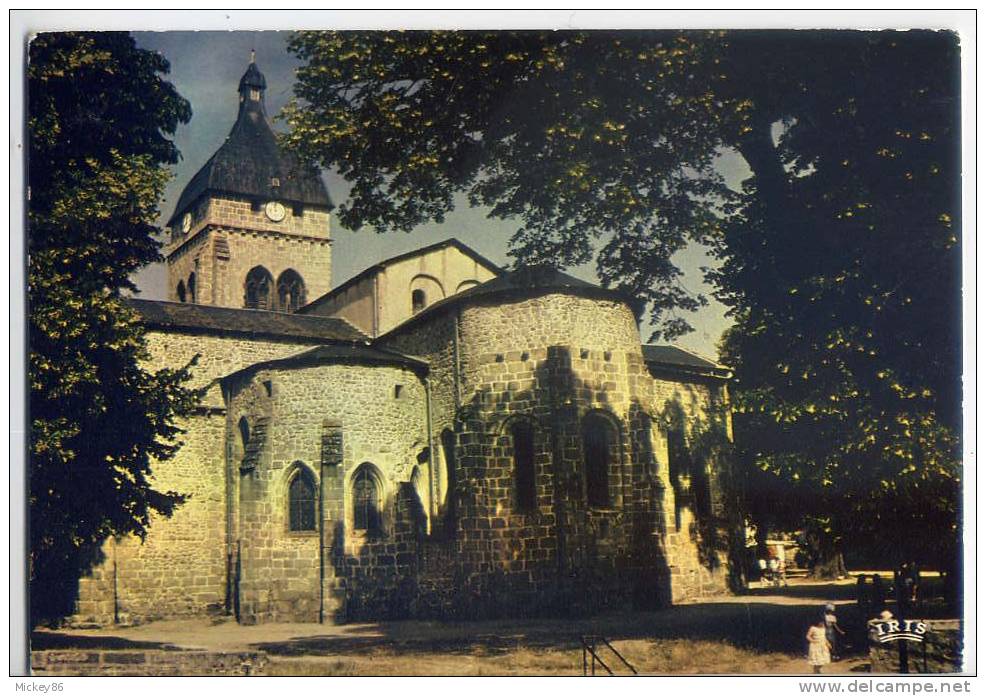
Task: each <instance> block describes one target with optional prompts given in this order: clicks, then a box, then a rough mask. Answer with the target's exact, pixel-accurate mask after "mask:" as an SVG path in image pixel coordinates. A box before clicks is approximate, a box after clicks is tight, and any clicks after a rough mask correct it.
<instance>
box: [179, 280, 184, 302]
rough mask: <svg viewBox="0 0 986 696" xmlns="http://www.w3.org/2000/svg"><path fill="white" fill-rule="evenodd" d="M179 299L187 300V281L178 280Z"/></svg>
mask: <svg viewBox="0 0 986 696" xmlns="http://www.w3.org/2000/svg"><path fill="white" fill-rule="evenodd" d="M178 301H179V302H184V301H185V283H184V281H181V280H179V281H178Z"/></svg>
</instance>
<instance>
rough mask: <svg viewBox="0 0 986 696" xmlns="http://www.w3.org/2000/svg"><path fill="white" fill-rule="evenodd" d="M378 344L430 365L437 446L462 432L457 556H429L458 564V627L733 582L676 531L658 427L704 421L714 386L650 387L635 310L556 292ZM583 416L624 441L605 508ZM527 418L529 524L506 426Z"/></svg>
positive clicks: (704, 590) (422, 325)
mask: <svg viewBox="0 0 986 696" xmlns="http://www.w3.org/2000/svg"><path fill="white" fill-rule="evenodd" d="M457 321H458V322H459V325H458V327H456V322H457ZM456 336H457V337H458V356H459V363H458V365H457V364H456V361H455V359H454V358H455V353H456V350H455V347H456ZM384 340H385V342H386V343H387V345H388V346H389V347H392V348H394V349H396V350H400V351H403V352H406V353H409V354H414V355H418V356H421V357H423V358H425V359H427V360H429V362H430V364H431V371H430V373H429V381H430V383H431V385H432V410H433V416H432V419H433V422H434V426H433V433H434V434H435V437H436V438H437V433H439V432H440V431H441V430H442V429H444V428H449V429H452V430H455V431H456V447H457V450H458V451H457V459H458V468H459V486H458V494H457V500H458V502H457V507H458V508H459V509H458V510H457V520H456V529H455V535H454V542H453V547H452V549H451V552H452V553H451V554H439V553H437V551H438V549H430V548H426V549H425V551H426V552H427V553H426V554H425V558H424V559H423V561H424V567H425V568H426V567H427V566H428V565H429V563H428V561H429V559H430V557H431V556H435V557H436V558H444V559H445V563H446V564H447V565H449V566H450V571H449V572H446V575H447V576H448V577H446V578H445V580H446V581H448V579H449V578H452V579H453V580H454V583H455V584H456V585H457V586H460V587H461V588H462V590H461V592H460V594H466V595H468V596H469V598H470V601H471V602H472V603H473V604H474V605H475V606H474V607H472V610H470V608H469V607H465V608H463V607H459V609H458V610H457V612H456V613H457V614H458V615H461V614H462V613H467V614H472V615H475V614H481V613H484V612H485V613H489V614H502V613H508V612H513V613H526V612H543V611H546V610H551V609H552V603H554V606H555V607H556V608H559V609H560V610H563V611H564V610H571V611H577V610H578V609H579V605H583V606H584V605H585V604H589V605H591V606H588V607H584V608H586V609H590V610H591V609H594V608H602V607H605V606H608V605H613V604H624V603H626V602H627V601H628V600H629V599H631V597H630V595H635V596H634V597H632V599H635V600H636V601H637V602H638V603H648V602H650V603H654V602H658V603H661V602H667V601H670V600H671V598H672V596H673V597H674V598H675V599H683V598H685V597H687V596H698V595H702V594H712V593H716V592H721V591H722V590H723V589H724V579H723V577H722V576H720V575H718V574H715V573H712V572H709V571H707V570H705V569H704V566H703V565H702V556H701V554H700V552H699V548H698V546H697V544H696V541H695V539H694V538H693V537H691V536H689V535H681V534H677V533H676V532H674V531H673V530H674V527H673V526H670V527H669V521H670V523H671V525H673V522H674V512H675V503H674V499H673V491H672V488H671V486H670V484H669V478H668V469H667V464H668V460H667V442H666V437H665V433H664V428H663V427H662V426H660V425H659V416H660V415H661V414H662V413H663V409H664V408H665V402H666V401H667V400H668V399H669V398H672V397H673V398H674V399H675V400H676V402H678V403H680V404H681V406H682V409H683V410H684V413H685V415H686V416H687V418H688V420H689V422H692V421H700V420H702V419H703V418H704V417H705V415H704V414H705V412H706V410H707V409H708V405H709V403H710V391H709V387H708V386H707V385H705V384H701V383H697V382H696V383H690V382H685V381H681V380H680V379H679V380H677V381H656V380H655V379H654V378H653V377H652V376H651V375H650V374H649V372H648V371H647V369H646V367H645V365H644V362H643V358H642V355H641V351H640V342H639V334H638V333H637V330H636V325H635V322H634V320H633V317H632V314H631V313H630V311H629V309H628V308H627V307H625V306H624V305H622V304H621V303H614V302H603V301H599V300H593V299H588V298H580V297H574V296H569V295H561V294H555V295H550V296H546V297H540V298H532V299H528V300H523V301H516V300H515V301H510V302H503V303H495V304H491V305H488V306H472V307H465V308H463V309H461V310H459V312H458V313H451V312H450V313H445V314H440V315H438V316H436V317H434V318H428V319H426V320H424V321H422V322H419V323H416V324H413V325H412V326H411V327H409V328H408V329H406V330H404V331H398V332H396V333H395V334H391V335H390V336H388V337H385V339H384ZM457 389H458V391H459V392H460V396H458V397H457V395H456V390H457ZM658 396H660V398H658ZM459 402H461V408H459V409H456V408H455V405H456V403H459ZM589 412H597V413H599V412H602V413H606V414H609V415H610V417H612V419H613V423H614V426H616V429H617V430H618V431H619V433H620V438H619V440H618V444H617V446H616V447H615V448H614V449H615V452H614V454H613V462H614V464H613V466H614V469H613V470H611V475H610V477H609V478H610V482H611V488H612V490H611V491H610V497H611V499H612V500H613V501H614V505H613V506H612V508H610V509H606V510H601V509H593V508H589V507H588V506H587V505H586V504H585V489H584V485H585V484H584V472H583V466H582V442H581V429H580V426H581V422H582V418H583V417H584V416H585V415H586V414H587V413H589ZM457 416H459V417H458V418H457ZM522 417H530V418H531V419H532V420H533V422H534V425H535V431H534V432H535V437H534V458H535V464H536V471H537V478H536V496H537V504H536V507H535V509H534V510H533V511H530V512H523V511H520V510H517V509H515V508H516V492H515V482H514V462H513V455H514V453H513V443H512V440H511V438H510V436H509V424H510V423H511V422H512V419H516V418H522ZM436 444H437V443H436ZM439 454H441V448H438V451H437V452H436V455H439ZM436 459H437V457H436ZM684 513H685V515H686V516H687V515H689V514H690V511H689V510H688V509H685V510H684ZM686 519H687V521H688V522H689V523H690V522H691V520H692V518H690V517H686ZM669 533H670V534H671V535H672V536H671V537H670V538H666V537H667V535H668V534H669ZM559 550H561V554H559ZM425 574H426V575H427V572H426V573H425ZM426 580H427V581H429V582H430V581H431V580H432V578H428V577H424V576H419V581H421V582H422V583H424V582H425V581H426ZM586 590H589V591H588V592H587V591H586ZM426 599H427V598H425V597H422V598H421V600H422V602H424V601H425V600H426ZM583 600H585V601H583Z"/></svg>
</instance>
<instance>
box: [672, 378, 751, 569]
mask: <svg viewBox="0 0 986 696" xmlns="http://www.w3.org/2000/svg"><path fill="white" fill-rule="evenodd" d="M661 419H662V420H663V421H664V422H665V423H666V424H667V433H668V478H669V479H670V482H671V489H672V491H673V495H674V507H675V519H676V520H678V521H680V519H681V512H682V511H683V510H684V509H686V508H687V509H688V510H689V511H690V512H691V515H692V520H691V522H690V524H689V525H688V537H689V539H690V540H691V541H692V544H693V545H694V546H695V549H696V551H697V553H698V561H699V563H700V564H701V565H702V566H703V567H704V568H706V569H708V570H709V571H716V570H719V569H720V568H722V566H723V563H722V554H724V553H729V552H730V551H731V546H730V544H729V539H728V538H726V537H727V535H728V531H726V530H724V529H723V528H722V527H724V526H725V527H728V520H724V519H718V518H717V515H716V510H715V506H714V504H713V500H714V497H715V493H714V492H713V477H712V471H711V469H712V468H713V467H715V468H717V469H719V468H721V466H722V464H723V462H722V460H723V452H722V450H723V448H724V446H725V444H726V443H728V440H727V439H726V436H725V432H724V431H723V428H722V426H721V423H720V417H719V416H717V414H716V413H715V412H714V410H713V411H712V412H710V413H709V414H708V421H707V422H695V423H693V424H692V427H691V429H690V432H689V428H688V427H687V423H688V420H689V419H688V418H687V416H686V415H685V409H684V407H683V405H682V404H681V401H680V400H679V399H678V398H677V397H675V398H674V399H671V400H669V401H668V402H667V403H666V404H665V407H664V411H663V413H662V415H661ZM720 483H724V481H720ZM722 494H724V493H723V492H720V495H722ZM679 523H680V522H679ZM734 584H735V583H734Z"/></svg>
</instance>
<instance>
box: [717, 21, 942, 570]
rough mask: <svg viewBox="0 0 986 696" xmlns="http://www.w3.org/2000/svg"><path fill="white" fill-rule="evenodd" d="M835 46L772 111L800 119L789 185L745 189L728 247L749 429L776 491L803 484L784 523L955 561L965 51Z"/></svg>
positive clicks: (726, 270)
mask: <svg viewBox="0 0 986 696" xmlns="http://www.w3.org/2000/svg"><path fill="white" fill-rule="evenodd" d="M831 40H832V42H833V47H834V48H837V50H835V51H833V52H832V56H831V58H830V59H829V60H828V61H827V62H826V64H825V69H824V70H821V71H819V70H814V71H811V72H809V71H807V70H805V71H794V74H795V75H799V74H800V75H805V74H810V75H811V77H812V79H811V80H810V81H809V80H805V79H804V78H803V77H801V78H800V79H798V80H794V81H791V82H790V85H789V87H790V88H793V89H792V98H791V99H790V100H789V101H790V106H789V107H788V108H787V110H778V111H773V112H770V113H768V114H767V117H766V118H765V119H764V121H769V122H776V121H777V120H778V119H783V120H784V121H785V123H786V127H785V129H784V130H783V133H782V135H780V136H779V139H778V143H777V145H776V147H775V149H774V151H775V153H776V159H777V163H778V165H780V168H781V169H780V170H781V171H782V172H783V177H782V178H781V179H780V180H779V182H778V189H777V191H776V192H775V193H774V194H769V193H766V192H764V191H759V190H758V186H759V184H760V179H759V178H755V179H753V180H751V181H750V182H748V190H747V195H746V196H745V197H744V200H743V202H742V204H741V205H740V206H739V207H738V210H737V211H736V214H735V215H734V216H733V217H732V218H731V219H730V221H729V223H728V224H727V226H726V229H725V230H724V234H723V235H722V237H721V238H720V243H719V245H718V247H717V251H718V254H719V256H720V258H721V260H722V266H721V267H720V268H719V269H718V271H717V272H716V273H715V274H714V282H715V284H716V287H717V292H718V294H719V296H720V298H721V299H722V300H723V301H724V302H725V303H726V304H727V305H729V306H731V307H733V308H734V314H735V317H736V319H737V323H736V326H735V327H734V328H733V329H731V330H730V332H729V333H728V336H727V340H726V341H725V346H724V348H725V352H724V356H723V359H724V360H727V361H729V362H730V364H733V365H735V366H736V369H737V381H738V387H739V389H738V390H737V393H736V405H737V411H738V413H737V416H736V421H737V428H736V432H737V438H738V442H739V444H740V445H741V450H743V451H744V452H745V456H746V458H747V461H748V462H750V463H752V464H754V465H756V466H757V467H758V468H759V469H761V470H762V471H761V472H760V473H759V474H757V475H756V480H757V481H758V483H759V485H760V486H768V487H770V488H773V489H776V488H778V486H777V485H776V483H771V479H772V478H775V481H780V482H783V483H784V484H785V485H786V486H787V487H788V492H787V496H786V500H787V502H788V503H790V504H791V508H790V509H789V510H788V511H787V512H788V514H787V515H785V516H784V518H786V519H787V520H790V519H792V518H796V517H797V516H798V515H805V514H806V513H807V514H809V515H811V516H812V517H813V518H814V525H815V526H816V527H818V528H820V529H821V530H823V531H825V532H827V536H828V540H829V542H836V543H839V542H842V541H848V542H851V543H852V544H854V545H856V546H860V545H864V546H870V548H871V549H872V548H873V547H874V546H882V547H883V549H882V551H883V556H884V558H890V557H894V556H896V557H897V560H905V559H906V558H907V556H908V554H911V555H918V556H921V557H922V558H923V559H924V560H927V561H930V562H938V563H942V562H946V561H947V560H949V556H952V557H954V555H955V551H956V547H955V542H956V540H957V528H956V523H957V509H956V506H957V501H958V492H959V474H960V467H959V459H958V451H957V446H958V443H957V433H958V431H959V428H960V426H961V422H960V419H961V411H960V387H961V384H960V376H959V368H960V364H961V355H960V326H961V322H960V316H959V309H960V306H961V299H960V262H961V258H960V253H959V247H958V236H959V234H958V229H959V215H960V210H959V200H958V192H959V190H960V189H959V176H960V168H959V160H958V147H957V145H958V141H959V138H958V135H959V124H958V115H959V109H958V94H959V93H958V84H957V78H958V63H957V60H958V49H957V46H956V44H955V40H954V37H953V36H951V35H949V34H945V33H931V32H908V33H900V32H886V33H876V34H867V33H850V34H848V35H843V36H833V37H831ZM808 58H810V59H812V60H817V54H814V55H813V54H812V52H809V53H808ZM792 64H793V63H792ZM788 74H789V75H790V74H791V73H790V71H789V73H788ZM794 97H797V98H794ZM782 105H783V102H782ZM753 110H754V111H755V110H756V107H755V106H754V107H753ZM783 509H784V505H783V503H781V504H780V505H779V506H775V507H774V509H773V511H772V512H773V514H774V515H776V514H777V513H778V512H779V511H782V510H783Z"/></svg>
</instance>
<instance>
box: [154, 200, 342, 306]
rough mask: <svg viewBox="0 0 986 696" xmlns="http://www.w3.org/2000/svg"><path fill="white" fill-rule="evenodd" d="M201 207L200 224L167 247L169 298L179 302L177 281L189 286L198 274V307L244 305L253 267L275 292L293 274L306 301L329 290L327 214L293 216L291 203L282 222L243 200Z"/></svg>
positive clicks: (311, 212)
mask: <svg viewBox="0 0 986 696" xmlns="http://www.w3.org/2000/svg"><path fill="white" fill-rule="evenodd" d="M201 207H202V208H203V210H202V213H201V219H200V220H199V222H197V223H196V224H195V226H194V227H193V228H192V230H191V231H190V232H189V234H188V235H186V236H183V237H181V238H180V239H179V241H178V242H177V243H176V244H174V245H172V246H171V247H170V248H169V249H168V252H167V256H168V286H169V287H168V293H169V294H168V299H169V300H171V301H177V299H178V298H177V294H176V288H177V285H178V281H179V280H183V281H184V282H185V283H186V284H187V282H188V276H189V274H190V273H191V272H192V271H196V296H197V302H198V303H199V304H209V305H216V306H220V307H243V306H244V297H245V281H246V275H247V273H248V272H249V271H250V269H252V268H253V267H254V266H263V267H264V268H266V269H267V270H268V271H269V272H270V273H271V276H272V277H273V281H274V284H275V289H276V283H277V279H278V277H279V276H280V275H281V273H283V272H284V271H285V270H287V269H293V270H294V271H296V272H297V273H298V274H299V275H301V277H302V279H303V280H304V283H305V289H306V301H307V302H310V301H312V300H314V299H316V298H318V297H320V296H322V295H324V294H325V293H327V292H328V291H329V289H330V288H331V280H332V277H331V276H332V263H331V261H332V252H331V246H330V245H331V242H330V240H329V213H328V212H327V211H322V210H313V209H310V208H306V209H305V210H304V211H303V213H302V214H301V215H297V216H296V215H294V214H293V213H292V210H291V206H290V205H289V206H286V207H287V214H286V216H285V218H284V220H282V221H281V222H273V221H272V220H270V219H268V218H267V216H266V215H265V214H264V211H263V209H262V208H261V209H257V210H254V209H252V208H251V206H250V202H249V201H247V200H245V199H231V198H212V199H210V200H209V201H208V204H207V205H203V206H201ZM199 230H201V231H199ZM186 240H187V241H186ZM183 241H185V242H186V243H184V244H183V243H182V242H183Z"/></svg>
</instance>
